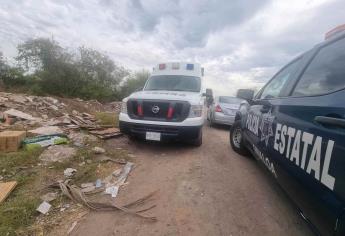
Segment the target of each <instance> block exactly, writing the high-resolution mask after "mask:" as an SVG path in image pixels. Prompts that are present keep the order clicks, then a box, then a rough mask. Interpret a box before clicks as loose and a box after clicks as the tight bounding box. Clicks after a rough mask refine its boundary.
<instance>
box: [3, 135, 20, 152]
mask: <svg viewBox="0 0 345 236" xmlns="http://www.w3.org/2000/svg"><path fill="white" fill-rule="evenodd" d="M25 136H26V132H25V131H11V130H8V131H2V132H0V151H1V152H15V151H18V149H19V147H20V145H21V142H22V140H23V139H24V138H25Z"/></svg>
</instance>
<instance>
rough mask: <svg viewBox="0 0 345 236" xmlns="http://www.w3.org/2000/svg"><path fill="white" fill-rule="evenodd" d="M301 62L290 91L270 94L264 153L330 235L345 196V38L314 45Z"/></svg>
mask: <svg viewBox="0 0 345 236" xmlns="http://www.w3.org/2000/svg"><path fill="white" fill-rule="evenodd" d="M305 60H308V61H307V62H305ZM303 61H304V63H303V64H304V65H305V66H304V67H305V68H303V70H301V73H300V76H298V78H296V81H294V83H293V85H292V86H291V89H290V90H289V89H288V88H286V91H285V93H286V92H288V95H287V96H286V97H284V98H278V99H269V102H270V105H271V111H272V113H271V115H272V116H273V117H274V123H275V124H274V130H273V132H274V137H273V138H272V141H271V142H270V143H269V149H268V156H270V157H273V159H274V163H277V166H276V172H277V176H278V180H279V182H280V183H281V185H282V186H283V188H285V189H286V190H287V192H288V193H289V195H290V196H291V197H292V198H293V199H294V200H295V201H296V203H297V204H298V206H299V207H300V209H301V210H302V212H303V214H304V216H305V217H307V219H309V220H310V221H311V222H313V223H314V224H315V225H316V227H317V228H318V230H319V231H320V232H321V234H323V235H330V234H333V231H334V230H335V229H337V227H338V228H339V227H340V223H339V222H338V217H339V216H340V215H341V214H342V213H343V209H344V201H345V171H344V170H345V158H344V151H345V103H344V101H345V91H344V87H345V66H344V65H345V39H341V40H338V41H335V42H330V43H328V44H325V45H324V46H321V47H319V48H315V49H314V50H313V51H311V52H310V53H307V54H306V55H305V57H304V59H303ZM302 72H303V73H302ZM263 94H265V91H263ZM264 97H265V96H264ZM343 223H344V222H343ZM343 227H344V226H343Z"/></svg>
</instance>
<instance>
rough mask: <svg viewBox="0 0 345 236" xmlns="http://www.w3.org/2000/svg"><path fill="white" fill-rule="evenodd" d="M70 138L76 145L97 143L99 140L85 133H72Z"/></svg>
mask: <svg viewBox="0 0 345 236" xmlns="http://www.w3.org/2000/svg"><path fill="white" fill-rule="evenodd" d="M68 138H69V139H70V140H72V141H73V142H74V143H75V144H77V145H78V144H80V145H81V146H82V145H85V144H86V143H88V142H96V141H97V138H96V137H95V136H93V135H89V134H85V133H83V132H70V134H69V135H68Z"/></svg>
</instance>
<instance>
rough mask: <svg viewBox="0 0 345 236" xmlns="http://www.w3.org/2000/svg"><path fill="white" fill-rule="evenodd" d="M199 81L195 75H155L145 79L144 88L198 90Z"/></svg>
mask: <svg viewBox="0 0 345 236" xmlns="http://www.w3.org/2000/svg"><path fill="white" fill-rule="evenodd" d="M200 86H201V81H200V78H199V77H196V76H185V75H155V76H151V77H150V78H149V80H148V81H147V84H146V86H145V88H144V90H168V91H188V92H200Z"/></svg>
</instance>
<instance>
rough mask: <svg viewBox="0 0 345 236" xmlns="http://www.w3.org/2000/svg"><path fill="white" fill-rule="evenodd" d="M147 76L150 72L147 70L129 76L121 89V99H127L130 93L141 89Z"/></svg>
mask: <svg viewBox="0 0 345 236" xmlns="http://www.w3.org/2000/svg"><path fill="white" fill-rule="evenodd" d="M149 76H150V72H149V71H147V70H142V71H137V72H136V73H134V75H131V77H129V78H128V79H127V80H126V81H124V83H123V85H122V87H121V97H127V96H128V95H130V94H131V93H133V92H135V91H137V90H139V89H142V88H143V87H144V85H145V83H146V81H147V79H148V78H149Z"/></svg>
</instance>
